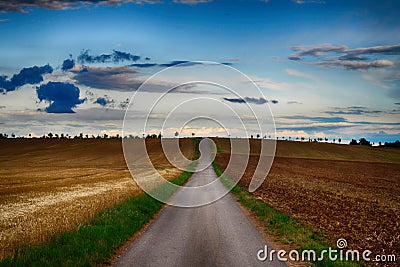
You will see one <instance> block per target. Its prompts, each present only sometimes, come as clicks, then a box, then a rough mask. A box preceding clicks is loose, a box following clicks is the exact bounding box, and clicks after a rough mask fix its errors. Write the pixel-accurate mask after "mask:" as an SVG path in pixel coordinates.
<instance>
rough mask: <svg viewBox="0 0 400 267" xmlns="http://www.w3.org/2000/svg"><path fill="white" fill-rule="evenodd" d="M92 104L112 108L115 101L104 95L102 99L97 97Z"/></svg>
mask: <svg viewBox="0 0 400 267" xmlns="http://www.w3.org/2000/svg"><path fill="white" fill-rule="evenodd" d="M93 103H94V104H99V105H100V106H102V107H114V104H115V101H114V100H113V99H111V98H110V97H109V96H108V95H105V96H103V97H98V98H97V99H96V101H94V102H93Z"/></svg>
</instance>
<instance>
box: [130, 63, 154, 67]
mask: <svg viewBox="0 0 400 267" xmlns="http://www.w3.org/2000/svg"><path fill="white" fill-rule="evenodd" d="M130 66H131V67H137V68H151V67H156V66H158V65H157V64H155V63H135V64H132V65H130Z"/></svg>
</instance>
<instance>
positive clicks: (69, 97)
mask: <svg viewBox="0 0 400 267" xmlns="http://www.w3.org/2000/svg"><path fill="white" fill-rule="evenodd" d="M79 92H80V91H79V88H78V87H76V86H75V85H73V84H70V83H62V82H49V83H47V84H42V85H41V86H39V87H37V88H36V93H37V96H38V98H39V100H40V101H47V102H49V103H50V105H49V106H48V107H47V108H46V109H45V111H46V112H47V113H74V111H73V110H72V109H73V108H75V107H76V106H77V105H79V104H82V103H83V102H84V101H85V99H79Z"/></svg>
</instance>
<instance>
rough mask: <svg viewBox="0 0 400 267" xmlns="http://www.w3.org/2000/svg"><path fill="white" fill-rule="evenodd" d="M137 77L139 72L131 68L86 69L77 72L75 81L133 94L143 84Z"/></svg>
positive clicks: (98, 87)
mask: <svg viewBox="0 0 400 267" xmlns="http://www.w3.org/2000/svg"><path fill="white" fill-rule="evenodd" d="M137 76H138V72H137V71H136V70H135V69H134V68H130V67H122V66H121V67H86V68H83V69H82V70H80V71H78V72H76V75H75V77H74V79H75V80H76V81H77V82H78V83H79V84H82V85H86V86H89V87H93V88H97V89H107V90H116V91H121V92H131V91H135V90H137V89H138V88H139V87H140V85H141V84H142V83H143V81H142V80H140V79H139V78H138V77H137Z"/></svg>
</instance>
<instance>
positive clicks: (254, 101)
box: [224, 96, 278, 105]
mask: <svg viewBox="0 0 400 267" xmlns="http://www.w3.org/2000/svg"><path fill="white" fill-rule="evenodd" d="M224 100H226V101H228V102H231V103H239V104H244V103H249V104H256V105H262V104H266V103H268V100H267V99H265V98H262V97H260V98H255V97H247V96H246V97H244V98H227V97H224ZM270 102H271V103H272V104H277V103H278V100H270Z"/></svg>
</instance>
